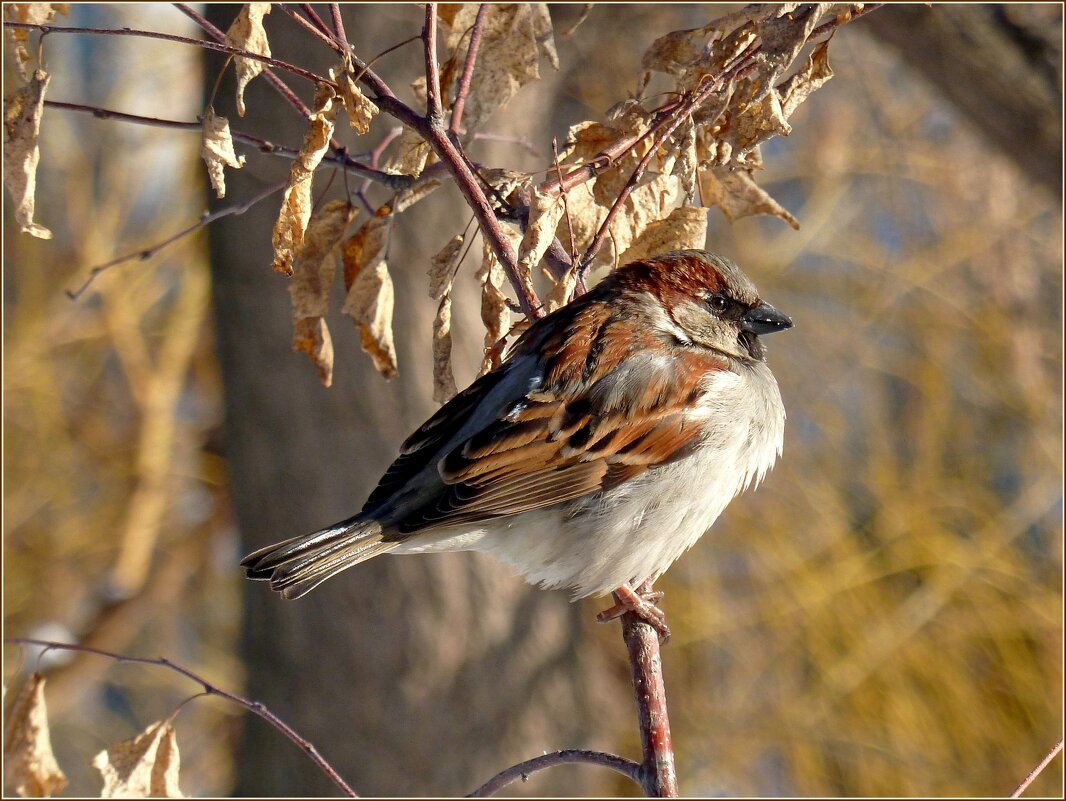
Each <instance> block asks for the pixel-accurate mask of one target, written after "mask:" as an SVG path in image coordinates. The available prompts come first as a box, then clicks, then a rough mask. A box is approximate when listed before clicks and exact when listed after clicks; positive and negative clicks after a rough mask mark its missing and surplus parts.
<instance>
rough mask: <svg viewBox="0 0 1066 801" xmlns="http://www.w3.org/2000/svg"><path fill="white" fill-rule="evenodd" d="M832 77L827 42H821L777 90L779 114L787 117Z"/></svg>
mask: <svg viewBox="0 0 1066 801" xmlns="http://www.w3.org/2000/svg"><path fill="white" fill-rule="evenodd" d="M832 77H833V70H832V68H831V67H830V66H829V42H828V41H826V42H822V43H821V44H820V45H818V46H817V47H816V48H814V50H813V51H812V52H811V55H810V58H808V59H807V63H806V64H805V65H804V67H803V69H802V70H800V71H799V72H797V73H796V74H795V75H793V76H792V77H791V78H789V79H788V80H787V81H785V83H784V84H782V85H781V86H780V87H779V88H778V90H776V91H779V92H780V95H781V115H782V116H783V117H784V118H785V119H788V118H789V117H791V116H792V112H794V111H795V110H796V108H797V107H798V106H799V104H800V103H802V102H803V101H804V100H806V99H807V98H808V97H810V95H811V94H812V93H813V92H814V91H815V90H816V89H818V88H819V87H821V86H822V84H824V83H825V82H826V81H828V80H829V79H830V78H832Z"/></svg>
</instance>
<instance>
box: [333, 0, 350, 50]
mask: <svg viewBox="0 0 1066 801" xmlns="http://www.w3.org/2000/svg"><path fill="white" fill-rule="evenodd" d="M329 15H330V17H331V19H332V20H333V31H334V33H336V34H337V42H339V43H340V45H341V46H342V47H343V48H344V49H345V50H350V49H351V46H350V45H349V44H348V37H347V35H346V34H345V33H344V20H343V19H341V4H340V3H330V4H329Z"/></svg>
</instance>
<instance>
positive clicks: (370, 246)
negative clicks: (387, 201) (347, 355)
mask: <svg viewBox="0 0 1066 801" xmlns="http://www.w3.org/2000/svg"><path fill="white" fill-rule="evenodd" d="M392 220H393V216H392V209H391V208H389V207H388V206H382V207H381V208H380V209H378V211H377V213H376V214H375V215H374V216H373V217H371V218H370V219H369V220H367V221H366V222H365V223H363V226H362V227H361V228H360V229H359V230H358V231H356V232H355V233H354V234H353V235H352V236H351V237H349V238H348V239H347V240H346V241H345V242H344V245H343V246H342V248H341V254H342V257H343V260H344V285H345V286H346V287H347V289H348V296H347V298H345V301H344V307H343V309H342V311H343V312H344V313H345V314H347V315H348V316H349V317H351V318H352V321H353V322H354V323H355V324H356V325H357V326H359V331H360V334H361V335H362V341H363V350H364V351H366V352H367V353H368V354H369V355H370V359H371V361H372V362H373V363H374V368H375V369H376V370H377V371H378V372H379V373H381V374H382V375H383V376H385V378H393V377H394V376H395V375H396V374H397V369H396V345H395V343H394V342H393V336H392V309H393V303H394V296H393V288H392V277H391V276H390V275H389V267H388V264H387V263H386V262H385V256H386V254H387V251H388V246H389V236H390V234H391V232H392Z"/></svg>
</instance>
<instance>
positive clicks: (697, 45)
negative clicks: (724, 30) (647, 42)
mask: <svg viewBox="0 0 1066 801" xmlns="http://www.w3.org/2000/svg"><path fill="white" fill-rule="evenodd" d="M716 23H717V21H716V22H711V23H710V24H708V25H704V26H703V27H702V28H692V29H690V30H685V31H671V32H670V33H667V34H665V35H663V36H660V37H659V38H658V39H656V40H655V41H654V42H652V43H651V47H649V48H648V49H647V50H646V51H645V52H644V55H643V57H641V60H640V66H641V67H643V68H644V69H646V70H654V71H655V72H666V73H669V74H670V75H681V74H682V73H684V72H685V71H686V70H687V69H688V68H689V67H690V66H691V65H692V63H693V62H695V61H696V59H698V58H699V57H700V56H701V55H703V51H704V49H705V48H706V46H707V40H708V39H709V38H710V36H711V34H712V33H713V32H714V31H715V30H718V28H717V24H716Z"/></svg>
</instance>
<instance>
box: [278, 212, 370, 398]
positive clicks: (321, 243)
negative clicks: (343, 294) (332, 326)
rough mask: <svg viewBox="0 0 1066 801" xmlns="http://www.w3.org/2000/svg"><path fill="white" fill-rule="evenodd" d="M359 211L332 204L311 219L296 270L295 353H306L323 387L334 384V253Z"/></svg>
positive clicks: (292, 290)
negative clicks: (331, 306) (328, 321)
mask: <svg viewBox="0 0 1066 801" xmlns="http://www.w3.org/2000/svg"><path fill="white" fill-rule="evenodd" d="M355 214H356V209H355V208H354V207H353V206H351V205H349V204H348V202H347V201H346V200H332V201H330V202H329V203H326V204H325V205H323V206H322V207H321V208H320V209H319V210H318V211H316V212H315V213H314V214H313V215H312V216H311V221H310V222H309V223H308V225H307V235H306V237H305V238H304V244H303V247H302V248H300V252H299V254H298V255H297V256H296V260H295V262H294V263H293V267H292V283H291V284H289V294H290V295H291V296H292V322H293V328H294V331H293V338H292V349H293V350H302V351H304V352H305V353H307V355H308V356H310V357H311V362H312V363H313V364H314V365H315V367H316V368H317V369H318V375H319V378H321V379H322V384H323V386H327V387H328V386H330V385H331V384H332V383H333V338H332V337H331V336H330V333H329V326H328V325H327V324H326V319H325V317H326V313H327V312H328V311H329V292H330V288H331V287H332V286H333V276H334V275H335V274H336V271H337V263H336V259H335V257H334V250H335V249H336V247H337V245H338V244H339V243H340V241H341V237H342V236H344V231H345V229H346V228H347V227H348V224H349V223H350V222H351V221H352V218H354V217H355Z"/></svg>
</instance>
